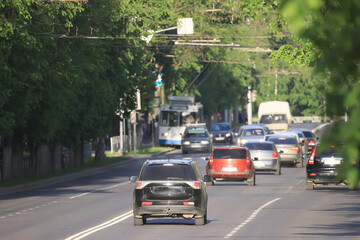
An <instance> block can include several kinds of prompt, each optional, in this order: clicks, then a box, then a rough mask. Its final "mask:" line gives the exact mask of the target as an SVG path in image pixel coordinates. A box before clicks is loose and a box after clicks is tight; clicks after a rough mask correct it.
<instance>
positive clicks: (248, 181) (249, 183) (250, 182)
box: [247, 172, 255, 186]
mask: <svg viewBox="0 0 360 240" xmlns="http://www.w3.org/2000/svg"><path fill="white" fill-rule="evenodd" d="M247 183H248V185H249V186H255V172H254V175H253V176H252V177H251V178H250V179H248V180H247Z"/></svg>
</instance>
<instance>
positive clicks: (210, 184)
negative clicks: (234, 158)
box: [205, 181, 214, 186]
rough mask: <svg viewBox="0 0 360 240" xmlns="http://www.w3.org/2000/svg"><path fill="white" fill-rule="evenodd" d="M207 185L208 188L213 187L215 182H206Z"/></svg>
mask: <svg viewBox="0 0 360 240" xmlns="http://www.w3.org/2000/svg"><path fill="white" fill-rule="evenodd" d="M205 184H206V186H212V185H214V182H213V181H211V182H205Z"/></svg>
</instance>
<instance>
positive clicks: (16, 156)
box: [12, 131, 30, 178]
mask: <svg viewBox="0 0 360 240" xmlns="http://www.w3.org/2000/svg"><path fill="white" fill-rule="evenodd" d="M22 151H23V135H22V134H21V132H18V131H15V132H14V137H13V144H12V171H13V177H14V178H21V177H23V176H24V162H23V158H22ZM25 166H26V168H27V169H28V168H29V167H30V166H29V165H28V164H26V165H25Z"/></svg>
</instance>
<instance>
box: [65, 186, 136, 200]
mask: <svg viewBox="0 0 360 240" xmlns="http://www.w3.org/2000/svg"><path fill="white" fill-rule="evenodd" d="M128 183H130V182H123V183H119V184H115V185H112V186H109V187H104V188H99V189H95V190H93V191H90V192H86V193H82V194H79V195H75V196H72V197H69V198H70V199H74V198H79V197H82V196H85V195H88V194H90V193H94V192H97V191H102V190H107V189H111V188H115V187H118V186H121V185H125V184H128Z"/></svg>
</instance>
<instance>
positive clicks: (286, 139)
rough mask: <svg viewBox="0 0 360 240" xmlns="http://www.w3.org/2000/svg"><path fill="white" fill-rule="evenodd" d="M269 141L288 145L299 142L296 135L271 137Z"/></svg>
mask: <svg viewBox="0 0 360 240" xmlns="http://www.w3.org/2000/svg"><path fill="white" fill-rule="evenodd" d="M268 141H271V142H273V143H275V144H287V145H294V144H297V142H296V138H295V137H270V138H269V140H268Z"/></svg>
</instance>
